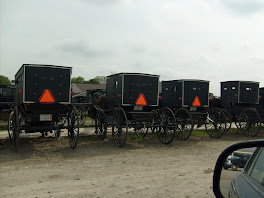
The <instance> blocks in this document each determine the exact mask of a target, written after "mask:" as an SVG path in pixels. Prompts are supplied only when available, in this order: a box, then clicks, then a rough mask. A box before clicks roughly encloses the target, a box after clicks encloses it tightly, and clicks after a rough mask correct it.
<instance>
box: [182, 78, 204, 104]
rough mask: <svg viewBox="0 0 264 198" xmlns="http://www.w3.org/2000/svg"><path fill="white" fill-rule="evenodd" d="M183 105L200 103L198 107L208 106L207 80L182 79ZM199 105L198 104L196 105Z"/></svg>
mask: <svg viewBox="0 0 264 198" xmlns="http://www.w3.org/2000/svg"><path fill="white" fill-rule="evenodd" d="M183 84H184V89H183V90H184V99H183V102H184V104H183V106H184V107H192V106H194V105H193V104H194V103H196V102H197V103H200V107H208V106H209V82H207V81H184V83H183ZM198 101H199V102H198ZM198 107H199V106H198Z"/></svg>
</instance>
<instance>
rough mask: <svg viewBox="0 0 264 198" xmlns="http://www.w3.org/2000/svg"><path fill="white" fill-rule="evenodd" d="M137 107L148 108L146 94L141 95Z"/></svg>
mask: <svg viewBox="0 0 264 198" xmlns="http://www.w3.org/2000/svg"><path fill="white" fill-rule="evenodd" d="M136 105H137V106H146V105H147V101H146V98H145V96H144V94H142V93H141V94H139V96H138V98H137V100H136Z"/></svg>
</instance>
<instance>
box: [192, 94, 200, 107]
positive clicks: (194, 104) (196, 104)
mask: <svg viewBox="0 0 264 198" xmlns="http://www.w3.org/2000/svg"><path fill="white" fill-rule="evenodd" d="M192 106H193V107H200V106H201V102H200V99H199V97H198V96H196V97H195V98H194V100H193V103H192Z"/></svg>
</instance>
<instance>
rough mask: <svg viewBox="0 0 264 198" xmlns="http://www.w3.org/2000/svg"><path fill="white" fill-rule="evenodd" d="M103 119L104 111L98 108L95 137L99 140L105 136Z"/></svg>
mask: <svg viewBox="0 0 264 198" xmlns="http://www.w3.org/2000/svg"><path fill="white" fill-rule="evenodd" d="M104 119H105V115H104V112H103V111H101V110H98V111H97V113H96V118H95V133H96V135H97V137H98V138H99V139H101V140H103V139H105V136H106V126H105V120H104Z"/></svg>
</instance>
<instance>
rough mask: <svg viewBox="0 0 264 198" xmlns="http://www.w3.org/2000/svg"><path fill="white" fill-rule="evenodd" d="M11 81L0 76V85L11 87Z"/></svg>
mask: <svg viewBox="0 0 264 198" xmlns="http://www.w3.org/2000/svg"><path fill="white" fill-rule="evenodd" d="M11 84H12V83H11V81H10V80H9V78H8V77H6V76H3V75H0V85H11Z"/></svg>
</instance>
